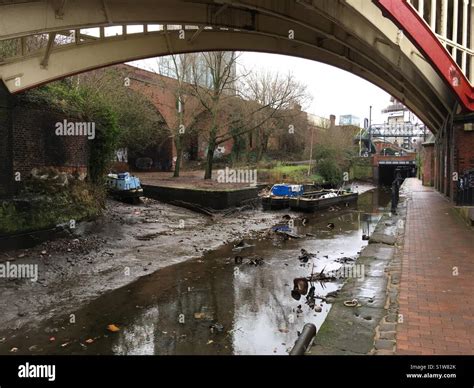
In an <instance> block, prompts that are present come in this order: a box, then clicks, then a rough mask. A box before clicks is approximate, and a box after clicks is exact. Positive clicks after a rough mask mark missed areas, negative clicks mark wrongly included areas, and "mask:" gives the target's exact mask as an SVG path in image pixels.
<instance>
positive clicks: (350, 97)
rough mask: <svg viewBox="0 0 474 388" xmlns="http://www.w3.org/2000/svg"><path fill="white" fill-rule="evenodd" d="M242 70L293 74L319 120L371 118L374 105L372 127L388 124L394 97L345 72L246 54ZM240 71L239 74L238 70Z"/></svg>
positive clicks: (291, 59) (147, 64)
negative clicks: (308, 95) (386, 118)
mask: <svg viewBox="0 0 474 388" xmlns="http://www.w3.org/2000/svg"><path fill="white" fill-rule="evenodd" d="M153 63H155V62H154V61H153V60H143V61H136V62H133V63H131V64H133V65H136V66H139V67H143V68H149V67H150V65H151V66H152V64H153ZM239 66H242V68H245V69H246V70H247V71H248V70H252V69H256V70H257V69H270V70H271V71H275V72H281V73H288V72H292V73H293V74H294V76H295V77H296V78H297V79H298V80H299V81H301V82H303V83H305V84H306V85H307V87H308V91H309V92H310V93H311V95H312V96H313V101H312V103H311V105H310V106H308V107H307V109H306V111H307V112H309V113H313V114H316V115H318V116H323V117H329V115H330V114H335V115H336V116H337V118H336V119H337V121H336V122H337V123H339V116H340V115H345V114H352V115H354V116H357V117H359V118H360V122H361V125H363V122H364V118H368V117H369V107H370V105H372V123H373V124H378V123H382V122H383V121H384V115H382V113H381V110H382V109H383V108H385V107H386V106H387V105H389V103H390V95H389V94H387V93H386V92H384V91H383V90H382V89H380V88H378V87H377V86H375V85H373V84H371V83H370V82H368V81H365V80H363V79H362V78H359V77H357V76H355V75H353V74H351V73H348V72H346V71H344V70H340V69H338V68H335V67H332V66H328V65H325V64H322V63H319V62H315V61H310V60H307V59H301V58H296V57H289V56H284V55H277V54H265V53H253V52H245V53H242V54H241V56H240V57H239ZM238 71H239V70H238Z"/></svg>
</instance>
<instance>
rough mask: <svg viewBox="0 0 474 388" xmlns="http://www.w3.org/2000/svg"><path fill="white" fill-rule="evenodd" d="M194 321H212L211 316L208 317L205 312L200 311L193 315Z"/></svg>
mask: <svg viewBox="0 0 474 388" xmlns="http://www.w3.org/2000/svg"><path fill="white" fill-rule="evenodd" d="M194 319H207V320H212V316H210V315H209V314H208V313H206V312H205V311H200V312H198V313H194Z"/></svg>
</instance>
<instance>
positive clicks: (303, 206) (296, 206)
mask: <svg viewBox="0 0 474 388" xmlns="http://www.w3.org/2000/svg"><path fill="white" fill-rule="evenodd" d="M358 198H359V195H358V194H357V193H349V194H343V195H339V196H337V197H333V198H311V197H305V196H301V197H298V198H291V199H290V208H291V210H295V211H303V212H309V213H312V212H315V211H318V210H323V209H327V208H329V207H331V206H336V205H343V206H347V205H349V204H350V203H353V202H357V200H358Z"/></svg>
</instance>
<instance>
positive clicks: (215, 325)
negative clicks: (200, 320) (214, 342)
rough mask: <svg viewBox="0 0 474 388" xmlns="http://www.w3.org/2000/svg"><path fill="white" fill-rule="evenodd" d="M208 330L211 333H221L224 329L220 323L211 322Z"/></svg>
mask: <svg viewBox="0 0 474 388" xmlns="http://www.w3.org/2000/svg"><path fill="white" fill-rule="evenodd" d="M209 330H210V331H211V333H222V332H223V331H224V326H223V325H221V324H220V323H213V324H212V325H211V326H209Z"/></svg>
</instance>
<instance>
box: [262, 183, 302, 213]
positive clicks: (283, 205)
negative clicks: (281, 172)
mask: <svg viewBox="0 0 474 388" xmlns="http://www.w3.org/2000/svg"><path fill="white" fill-rule="evenodd" d="M303 194H304V187H303V185H287V184H284V183H282V184H277V185H273V186H272V188H271V190H270V193H269V194H266V195H264V196H262V206H263V210H281V209H287V208H288V207H289V206H290V198H296V197H299V196H301V195H303Z"/></svg>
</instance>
